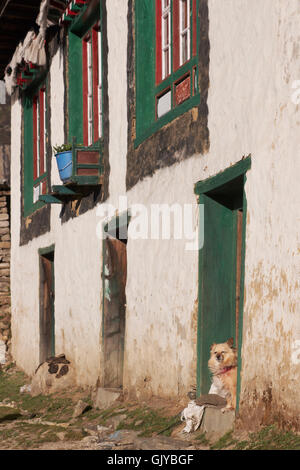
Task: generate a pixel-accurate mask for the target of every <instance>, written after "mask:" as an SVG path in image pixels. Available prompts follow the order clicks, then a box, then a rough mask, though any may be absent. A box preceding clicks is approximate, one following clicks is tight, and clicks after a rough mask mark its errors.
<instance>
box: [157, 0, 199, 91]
mask: <svg viewBox="0 0 300 470" xmlns="http://www.w3.org/2000/svg"><path fill="white" fill-rule="evenodd" d="M162 1H163V0H156V67H155V79H156V85H159V84H160V83H161V82H162ZM171 1H172V0H171ZM179 2H180V0H173V18H172V23H173V35H172V47H171V54H172V64H173V65H172V71H173V72H175V71H176V70H178V69H179V68H180V67H181V66H182V65H183V64H180V24H179V22H180V5H179ZM191 9H192V21H191V22H192V25H190V26H191V27H192V31H193V32H192V34H193V37H192V38H191V39H190V40H191V44H190V49H191V54H190V59H191V58H192V57H193V56H196V55H197V0H192V4H191ZM190 59H188V60H190Z"/></svg>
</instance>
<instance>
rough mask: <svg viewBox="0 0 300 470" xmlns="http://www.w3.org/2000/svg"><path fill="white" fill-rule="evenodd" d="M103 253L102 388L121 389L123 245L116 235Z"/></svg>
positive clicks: (125, 256) (123, 308)
mask: <svg viewBox="0 0 300 470" xmlns="http://www.w3.org/2000/svg"><path fill="white" fill-rule="evenodd" d="M104 256H105V260H104V275H103V279H104V285H103V290H104V318H103V321H104V325H103V328H104V387H109V388H121V387H122V386H123V364H124V337H125V309H126V296H125V286H126V277H127V254H126V244H125V243H123V242H122V241H120V240H118V239H115V238H107V239H106V240H105V252H104Z"/></svg>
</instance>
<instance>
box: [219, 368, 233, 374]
mask: <svg viewBox="0 0 300 470" xmlns="http://www.w3.org/2000/svg"><path fill="white" fill-rule="evenodd" d="M234 367H235V366H226V367H224V368H223V369H222V370H221V371H220V372H219V373H218V374H217V375H222V374H226V372H228V371H230V370H231V369H233V368H234Z"/></svg>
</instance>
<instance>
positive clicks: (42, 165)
mask: <svg viewBox="0 0 300 470" xmlns="http://www.w3.org/2000/svg"><path fill="white" fill-rule="evenodd" d="M44 93H45V90H44V89H42V88H41V89H40V91H39V116H40V129H39V133H40V175H43V174H44V173H45V107H44V98H45V97H44Z"/></svg>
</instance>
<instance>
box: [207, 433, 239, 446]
mask: <svg viewBox="0 0 300 470" xmlns="http://www.w3.org/2000/svg"><path fill="white" fill-rule="evenodd" d="M232 434H233V431H228V432H227V433H226V434H224V436H222V437H221V438H220V439H219V440H218V441H217V442H215V443H214V444H213V445H212V446H211V450H221V449H226V448H227V447H229V446H232V445H233V444H235V443H236V442H237V441H236V440H235V439H233V437H232Z"/></svg>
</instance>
